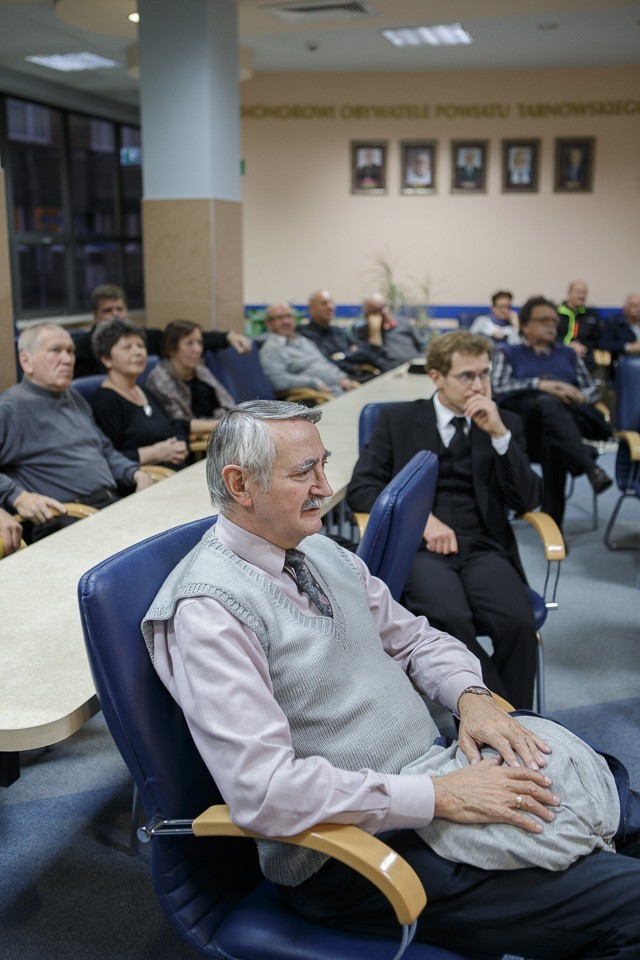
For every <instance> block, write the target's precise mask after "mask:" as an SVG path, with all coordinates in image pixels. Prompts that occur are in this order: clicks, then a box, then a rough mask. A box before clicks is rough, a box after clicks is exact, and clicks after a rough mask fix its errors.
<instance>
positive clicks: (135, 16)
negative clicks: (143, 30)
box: [127, 12, 140, 23]
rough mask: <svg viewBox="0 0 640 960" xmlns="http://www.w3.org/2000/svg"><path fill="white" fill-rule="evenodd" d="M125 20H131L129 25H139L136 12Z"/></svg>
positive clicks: (138, 17)
mask: <svg viewBox="0 0 640 960" xmlns="http://www.w3.org/2000/svg"><path fill="white" fill-rule="evenodd" d="M127 20H131V23H140V14H139V13H136V12H134V13H130V14H129V16H128V17H127Z"/></svg>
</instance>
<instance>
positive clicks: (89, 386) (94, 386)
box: [71, 354, 160, 403]
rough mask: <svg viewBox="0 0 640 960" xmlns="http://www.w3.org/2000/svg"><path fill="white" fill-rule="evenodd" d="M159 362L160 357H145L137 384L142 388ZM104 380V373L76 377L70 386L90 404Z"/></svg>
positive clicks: (152, 355)
mask: <svg viewBox="0 0 640 960" xmlns="http://www.w3.org/2000/svg"><path fill="white" fill-rule="evenodd" d="M159 360H160V357H157V356H156V355H155V354H151V355H150V356H148V357H147V364H146V366H145V368H144V370H143V371H142V373H141V374H140V376H139V377H138V383H139V384H140V386H143V385H144V383H145V381H146V379H147V377H148V376H149V374H150V373H151V371H152V370H153V368H154V367H155V365H156V364H157V363H158V361H159ZM104 378H105V374H104V373H94V374H92V375H91V376H89V377H77V378H76V379H75V380H72V381H71V386H72V387H73V389H74V390H77V391H78V393H79V394H81V395H82V396H83V397H84V398H85V400H86V401H87V403H91V400H92V398H93V395H94V393H95V392H96V390H98V389H99V387H100V386H101V384H102V382H103V380H104Z"/></svg>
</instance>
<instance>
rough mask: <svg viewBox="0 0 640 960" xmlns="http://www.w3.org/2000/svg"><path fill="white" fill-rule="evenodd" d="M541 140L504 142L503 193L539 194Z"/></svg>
mask: <svg viewBox="0 0 640 960" xmlns="http://www.w3.org/2000/svg"><path fill="white" fill-rule="evenodd" d="M539 168H540V141H539V140H503V141H502V192H503V193H537V192H538V170H539Z"/></svg>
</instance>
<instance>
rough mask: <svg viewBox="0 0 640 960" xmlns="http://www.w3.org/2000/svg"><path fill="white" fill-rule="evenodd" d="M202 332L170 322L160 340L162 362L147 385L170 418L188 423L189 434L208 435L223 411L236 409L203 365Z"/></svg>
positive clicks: (183, 322)
mask: <svg viewBox="0 0 640 960" xmlns="http://www.w3.org/2000/svg"><path fill="white" fill-rule="evenodd" d="M203 353H204V345H203V341H202V330H201V329H200V327H199V326H198V324H197V323H194V322H193V321H192V320H172V321H171V323H170V324H168V326H167V327H166V329H165V331H164V334H163V337H162V356H163V359H162V360H161V361H160V363H159V364H158V365H157V366H156V367H155V368H154V369H153V370H152V371H151V373H150V374H149V376H148V378H147V383H146V386H147V388H148V389H149V390H150V391H151V392H152V393H153V394H154V396H155V397H156V398H157V399H158V400H159V401H160V403H161V404H162V405H163V407H164V408H165V410H166V411H167V413H168V415H169V416H170V417H173V418H174V419H182V420H188V421H189V430H190V432H191V433H195V434H202V433H210V432H211V430H212V429H213V427H214V426H215V424H216V421H217V419H218V418H219V417H220V416H222V414H223V413H224V411H225V410H230V409H231V407H234V406H235V400H234V399H233V397H232V396H231V394H230V393H229V392H228V391H227V390H226V389H225V387H223V386H222V384H221V383H220V381H219V380H216V378H215V377H214V375H213V374H212V373H211V371H210V370H209V368H208V367H206V366H205V364H204V363H203V362H202V355H203Z"/></svg>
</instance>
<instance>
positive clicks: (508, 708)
mask: <svg viewBox="0 0 640 960" xmlns="http://www.w3.org/2000/svg"><path fill="white" fill-rule="evenodd" d="M491 696H492V697H493V699H494V700H495V702H496V703H497V704H498V706H499V707H502V709H503V710H506V711H507V713H513V711H514V710H515V707H513V706H512V705H511V704H510V703H509V701H508V700H505V699H504V697H501V696H500V694H499V693H493V692H492V693H491Z"/></svg>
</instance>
